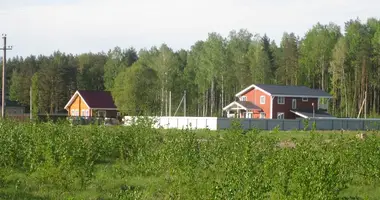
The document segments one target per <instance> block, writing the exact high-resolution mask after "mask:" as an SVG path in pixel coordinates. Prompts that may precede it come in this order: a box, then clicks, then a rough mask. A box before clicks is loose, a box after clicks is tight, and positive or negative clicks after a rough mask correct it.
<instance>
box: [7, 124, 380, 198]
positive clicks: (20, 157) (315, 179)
mask: <svg viewBox="0 0 380 200" xmlns="http://www.w3.org/2000/svg"><path fill="white" fill-rule="evenodd" d="M358 133H361V132H340V131H338V132H328V131H325V132H318V131H309V132H304V131H299V132H297V131H292V132H291V131H289V132H280V131H263V132H260V131H257V130H252V131H248V132H244V131H242V130H240V129H239V128H231V130H224V131H208V130H198V131H188V130H159V129H151V128H149V127H148V126H146V125H138V126H130V127H112V126H70V125H69V124H64V123H62V124H53V123H40V124H32V123H15V122H0V150H1V154H0V165H1V168H0V199H28V200H45V199H54V200H55V199H67V200H68V199H94V200H95V199H99V200H100V199H104V200H106V199H207V200H208V199H276V200H277V199H378V197H379V196H380V185H379V182H380V167H379V166H380V159H379V158H380V138H379V137H378V136H380V132H366V134H367V137H366V138H365V139H359V138H358V137H356V135H357V134H358Z"/></svg>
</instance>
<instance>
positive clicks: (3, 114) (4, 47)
mask: <svg viewBox="0 0 380 200" xmlns="http://www.w3.org/2000/svg"><path fill="white" fill-rule="evenodd" d="M2 36H3V40H4V46H3V48H0V50H3V53H4V55H3V77H2V78H3V82H2V88H1V118H4V117H5V67H6V64H7V51H8V50H12V47H11V46H8V47H7V35H6V34H3V35H2Z"/></svg>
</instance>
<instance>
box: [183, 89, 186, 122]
mask: <svg viewBox="0 0 380 200" xmlns="http://www.w3.org/2000/svg"><path fill="white" fill-rule="evenodd" d="M183 116H184V117H186V90H185V94H184V96H183Z"/></svg>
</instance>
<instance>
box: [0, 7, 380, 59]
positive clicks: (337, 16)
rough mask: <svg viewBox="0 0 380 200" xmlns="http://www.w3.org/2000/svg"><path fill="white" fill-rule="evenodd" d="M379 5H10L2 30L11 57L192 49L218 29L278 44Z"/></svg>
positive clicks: (2, 12) (372, 12) (0, 20)
mask: <svg viewBox="0 0 380 200" xmlns="http://www.w3.org/2000/svg"><path fill="white" fill-rule="evenodd" d="M3 1H4V0H3ZM22 2H24V3H26V2H29V3H27V4H23V3H22ZM31 2H32V3H31ZM379 7H380V2H377V1H375V0H362V1H355V0H320V1H304V0H271V1H270V0H267V1H265V0H208V1H204V0H186V1H180V0H160V1H157V0H139V1H132V0H77V1H74V0H71V1H69V3H67V1H57V0H55V1H47V0H32V1H26V0H19V1H18V3H14V0H5V6H4V7H0V24H1V25H2V26H1V28H0V31H3V32H7V34H8V37H9V40H8V41H9V43H10V44H13V45H14V50H13V52H10V53H9V55H11V56H12V55H22V56H25V55H29V54H40V53H42V54H50V53H51V52H52V51H54V50H58V49H59V50H61V51H64V52H68V53H81V52H87V51H95V52H97V51H102V50H104V51H107V50H108V49H110V48H113V47H114V46H116V45H118V46H121V47H129V46H134V47H135V48H137V49H140V48H144V47H146V48H150V47H151V46H153V45H160V44H161V43H167V44H168V45H169V46H171V47H173V48H174V49H179V48H185V49H188V48H189V47H190V46H191V45H192V44H193V43H194V42H195V41H197V40H203V39H205V38H206V37H207V33H209V32H212V31H215V32H218V33H221V34H222V35H223V36H227V34H228V32H229V31H231V30H232V29H240V28H247V29H248V30H249V31H251V32H253V33H260V34H264V33H267V34H268V36H269V37H271V38H273V39H275V40H276V41H278V40H280V38H281V36H282V34H283V32H284V31H287V32H295V33H296V34H298V35H300V36H302V35H303V34H304V33H305V32H306V31H307V30H308V29H309V28H311V27H312V25H314V24H316V23H317V22H321V23H328V22H330V21H332V22H335V23H337V24H339V25H341V26H342V25H343V24H344V22H345V21H347V20H349V19H353V18H356V17H359V18H360V19H362V20H363V21H364V20H366V19H367V18H368V17H379V14H378V11H377V9H376V8H379Z"/></svg>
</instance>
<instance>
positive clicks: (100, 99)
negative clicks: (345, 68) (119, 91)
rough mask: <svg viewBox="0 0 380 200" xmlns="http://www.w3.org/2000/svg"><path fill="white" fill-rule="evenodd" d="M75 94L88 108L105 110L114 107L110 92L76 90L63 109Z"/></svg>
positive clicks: (70, 102)
mask: <svg viewBox="0 0 380 200" xmlns="http://www.w3.org/2000/svg"><path fill="white" fill-rule="evenodd" d="M77 96H80V97H81V98H82V99H83V101H84V102H85V103H86V104H87V106H88V107H89V108H92V109H105V110H107V109H108V110H115V109H116V106H115V103H114V101H113V98H112V95H111V93H110V92H108V91H86V90H78V91H76V92H75V93H74V95H73V96H72V97H71V99H70V101H69V102H68V103H67V104H66V106H65V109H67V107H68V106H69V105H71V104H72V103H73V102H74V100H75V98H76V97H77Z"/></svg>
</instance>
